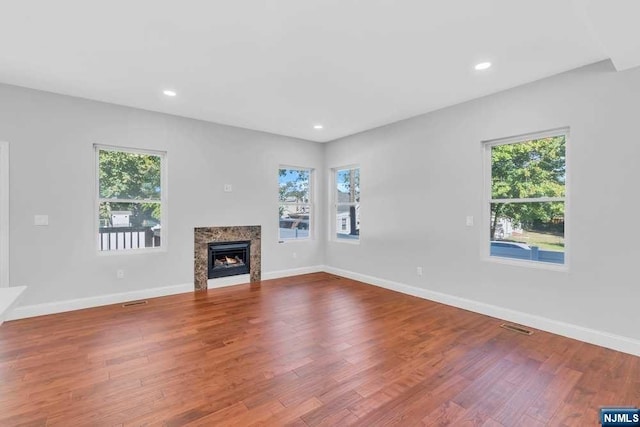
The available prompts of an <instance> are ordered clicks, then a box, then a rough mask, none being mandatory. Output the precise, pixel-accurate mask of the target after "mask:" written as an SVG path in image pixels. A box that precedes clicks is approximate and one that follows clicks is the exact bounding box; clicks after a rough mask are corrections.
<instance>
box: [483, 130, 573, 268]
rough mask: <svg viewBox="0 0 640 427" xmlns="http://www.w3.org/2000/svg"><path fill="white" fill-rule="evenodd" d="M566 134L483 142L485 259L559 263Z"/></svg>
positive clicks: (562, 251)
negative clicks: (487, 248) (486, 200)
mask: <svg viewBox="0 0 640 427" xmlns="http://www.w3.org/2000/svg"><path fill="white" fill-rule="evenodd" d="M567 138H568V130H566V129H565V130H561V131H551V132H545V133H539V134H532V135H527V136H524V137H519V138H509V139H503V140H497V141H490V142H487V143H486V147H485V149H486V156H487V162H488V164H489V165H490V167H488V168H487V169H488V173H489V176H488V183H487V184H488V185H487V188H488V189H489V190H488V193H489V194H488V203H487V204H488V206H487V209H488V211H489V224H488V225H489V227H488V228H489V230H488V231H489V233H488V234H489V242H488V246H489V255H490V256H491V257H499V258H507V259H513V260H524V261H528V262H536V263H546V264H547V265H553V264H556V265H558V264H565V218H566V215H565V211H566V207H565V197H566V142H567Z"/></svg>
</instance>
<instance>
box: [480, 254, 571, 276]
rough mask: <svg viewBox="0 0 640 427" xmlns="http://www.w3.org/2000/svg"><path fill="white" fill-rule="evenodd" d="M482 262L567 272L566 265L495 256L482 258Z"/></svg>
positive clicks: (567, 267)
mask: <svg viewBox="0 0 640 427" xmlns="http://www.w3.org/2000/svg"><path fill="white" fill-rule="evenodd" d="M483 261H486V262H491V263H495V264H503V265H511V266H514V267H524V268H532V269H536V270H549V271H559V272H565V273H566V272H568V271H569V266H568V265H567V264H566V263H565V264H552V263H547V262H540V261H526V260H517V259H511V258H503V257H497V256H484V257H483Z"/></svg>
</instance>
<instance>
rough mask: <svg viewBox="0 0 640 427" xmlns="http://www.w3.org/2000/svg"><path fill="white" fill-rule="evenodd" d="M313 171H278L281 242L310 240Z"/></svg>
mask: <svg viewBox="0 0 640 427" xmlns="http://www.w3.org/2000/svg"><path fill="white" fill-rule="evenodd" d="M311 178H312V170H311V169H304V168H286V167H282V168H280V169H279V171H278V186H279V190H280V205H279V212H278V217H279V234H278V237H279V238H280V240H295V239H308V238H309V237H310V236H311V230H312V228H311V225H312V223H311V220H312V213H313V205H312V197H311V196H312V195H311V184H312V182H311Z"/></svg>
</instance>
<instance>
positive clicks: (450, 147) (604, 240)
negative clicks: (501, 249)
mask: <svg viewBox="0 0 640 427" xmlns="http://www.w3.org/2000/svg"><path fill="white" fill-rule="evenodd" d="M450 90H455V88H451V89H450ZM639 94H640V68H636V69H632V70H628V71H624V72H616V71H615V70H614V68H613V67H612V65H611V63H609V62H601V63H598V64H594V65H591V66H587V67H584V68H580V69H577V70H574V71H570V72H568V73H564V74H561V75H557V76H554V77H550V78H547V79H545V80H541V81H538V82H536V83H532V84H529V85H526V86H521V87H518V88H514V89H511V90H508V91H505V92H502V93H499V94H496V95H491V96H487V97H484V98H481V99H477V100H474V101H471V102H467V103H464V104H460V105H457V106H454V107H451V108H447V109H443V110H440V111H437V112H434V113H430V114H426V115H423V116H419V117H416V118H413V119H409V120H406V121H402V122H398V123H395V124H392V125H389V126H385V127H382V128H378V129H374V130H371V131H368V132H364V133H361V134H358V135H354V136H351V137H348V138H344V139H341V140H338V141H334V142H331V143H329V144H328V145H327V147H326V153H325V155H326V158H325V163H326V167H327V168H331V167H335V166H340V165H343V164H351V163H357V164H359V165H360V167H361V197H362V202H361V235H360V244H359V245H350V244H342V243H339V242H333V241H330V242H328V243H327V246H326V254H325V264H326V265H328V266H330V267H333V268H337V269H342V270H347V271H351V272H355V273H359V274H365V275H368V276H373V277H378V278H382V279H387V280H391V281H395V282H398V283H403V284H406V285H410V286H414V287H417V288H422V289H426V290H430V291H434V292H440V293H444V294H448V295H453V296H456V297H460V298H465V299H469V300H473V301H477V302H480V303H485V304H491V305H495V306H499V307H503V308H506V309H509V310H515V311H518V312H523V313H527V314H531V315H535V316H541V317H544V318H548V319H552V320H555V321H558V322H567V323H570V324H574V325H579V326H582V327H585V328H593V329H595V330H599V331H603V332H609V333H613V334H618V335H622V336H625V337H629V338H632V339H640V328H639V326H640V310H638V301H640V286H638V283H639V282H640V279H638V277H639V273H638V262H639V260H640V243H639V242H640V239H639V237H640V235H639V234H638V231H637V228H638V227H637V222H638V219H637V218H638V212H639V211H640V198H639V197H638V195H639V194H640V192H639V190H638V188H639V184H640V168H639V167H638V165H639V159H640V143H639V142H638V134H639V129H640V123H639V121H638V117H640V116H639V112H640V96H638V95H639ZM565 126H569V127H570V129H571V140H570V146H569V151H568V156H569V158H568V163H569V164H568V167H569V174H570V175H569V179H570V196H569V203H570V208H571V211H570V217H569V218H568V219H567V226H568V227H569V229H570V241H569V242H568V245H569V248H568V249H569V257H570V259H569V271H568V272H562V271H547V270H542V269H529V268H523V267H516V266H509V265H502V264H498V263H495V262H489V261H485V260H483V259H482V257H481V245H483V244H485V242H486V240H487V236H488V231H487V228H486V227H485V226H484V224H482V217H483V215H482V214H483V212H482V207H483V199H482V198H483V169H482V144H481V141H483V140H491V139H496V138H501V137H508V136H513V135H519V134H524V133H528V132H536V131H542V130H547V129H554V128H560V127H565ZM468 215H473V216H474V218H475V225H474V226H473V227H467V226H466V225H465V220H466V216H468ZM613 224H624V226H622V227H619V226H615V227H612V226H611V225H613ZM392 247H393V248H394V250H393V251H392V250H391V249H390V248H392ZM417 266H421V267H423V271H424V273H423V276H422V277H419V276H417V274H416V267H417Z"/></svg>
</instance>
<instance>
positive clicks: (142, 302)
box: [122, 300, 147, 307]
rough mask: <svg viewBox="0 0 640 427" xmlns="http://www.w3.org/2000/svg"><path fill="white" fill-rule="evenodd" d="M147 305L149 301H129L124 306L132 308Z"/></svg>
mask: <svg viewBox="0 0 640 427" xmlns="http://www.w3.org/2000/svg"><path fill="white" fill-rule="evenodd" d="M146 303H147V300H144V301H129V302H125V303H124V304H122V306H123V307H131V306H134V305H145V304H146Z"/></svg>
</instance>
